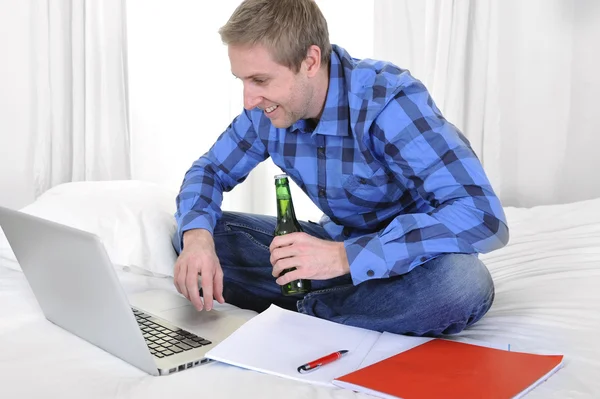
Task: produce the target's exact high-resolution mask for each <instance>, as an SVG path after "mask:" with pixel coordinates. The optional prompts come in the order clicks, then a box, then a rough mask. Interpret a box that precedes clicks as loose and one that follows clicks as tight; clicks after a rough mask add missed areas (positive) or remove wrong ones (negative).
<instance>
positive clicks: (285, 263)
mask: <svg viewBox="0 0 600 399" xmlns="http://www.w3.org/2000/svg"><path fill="white" fill-rule="evenodd" d="M298 266H299V265H298V258H294V257H291V258H284V259H279V260H278V261H277V262H276V263H274V264H273V272H272V275H273V277H279V276H280V275H281V272H282V271H284V270H285V269H291V268H293V267H298Z"/></svg>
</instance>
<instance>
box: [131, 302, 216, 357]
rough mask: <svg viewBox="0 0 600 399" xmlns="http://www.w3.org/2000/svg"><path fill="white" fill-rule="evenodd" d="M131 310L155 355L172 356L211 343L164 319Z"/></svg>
mask: <svg viewBox="0 0 600 399" xmlns="http://www.w3.org/2000/svg"><path fill="white" fill-rule="evenodd" d="M132 310H133V314H134V315H135V319H136V320H137V322H138V325H139V326H140V329H141V330H142V333H143V335H144V339H145V340H146V344H147V345H148V348H150V352H151V353H152V354H153V355H154V356H156V357H161V358H162V357H167V356H172V355H175V354H177V353H181V352H185V351H189V350H192V349H194V348H198V347H200V346H205V345H210V344H212V342H210V341H209V340H207V339H204V338H202V337H199V336H197V335H195V334H192V333H191V332H189V331H186V330H182V329H181V328H179V327H175V326H173V325H170V324H169V323H166V322H165V321H164V320H160V319H157V318H156V317H153V316H150V315H149V314H147V313H144V312H142V311H140V310H137V309H132Z"/></svg>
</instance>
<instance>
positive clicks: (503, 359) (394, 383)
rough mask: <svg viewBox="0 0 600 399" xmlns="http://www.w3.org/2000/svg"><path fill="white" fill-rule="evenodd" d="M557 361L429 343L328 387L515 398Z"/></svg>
mask: <svg viewBox="0 0 600 399" xmlns="http://www.w3.org/2000/svg"><path fill="white" fill-rule="evenodd" d="M562 361H563V356H562V355H537V354H531V353H521V352H511V351H507V350H501V349H495V348H489V347H485V346H479V345H472V344H468V343H463V342H456V341H449V340H443V339H434V340H431V341H428V342H425V343H423V344H421V345H418V346H416V347H414V348H412V349H408V350H407V351H403V352H400V353H398V354H396V355H394V356H391V357H388V358H386V359H384V360H381V361H378V362H376V363H374V364H371V365H369V366H366V367H364V368H361V369H359V370H356V371H354V372H351V373H348V374H345V375H343V376H341V377H338V378H335V379H334V380H333V384H334V385H337V386H339V387H342V388H348V389H352V390H354V391H358V392H365V393H368V394H371V395H374V396H379V397H382V398H402V399H411V398H445V399H453V398H457V399H458V398H460V399H469V398H486V399H505V398H519V397H521V396H523V395H524V394H526V393H527V392H529V391H530V390H532V389H533V388H535V387H536V386H537V385H538V384H540V383H541V382H543V381H544V380H546V379H547V378H548V377H550V376H551V375H552V374H553V373H554V372H556V371H557V370H558V369H559V368H560V367H561V366H562Z"/></svg>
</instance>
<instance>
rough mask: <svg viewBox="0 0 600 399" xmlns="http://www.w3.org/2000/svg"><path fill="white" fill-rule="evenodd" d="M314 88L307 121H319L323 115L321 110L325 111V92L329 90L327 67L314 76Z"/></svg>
mask: <svg viewBox="0 0 600 399" xmlns="http://www.w3.org/2000/svg"><path fill="white" fill-rule="evenodd" d="M314 88H315V90H314V96H313V101H312V104H311V105H312V106H311V109H310V112H309V117H308V118H307V119H316V120H319V119H321V115H322V114H323V109H325V101H326V100H327V91H328V90H329V65H328V66H327V68H321V70H319V73H318V74H317V76H315V82H314Z"/></svg>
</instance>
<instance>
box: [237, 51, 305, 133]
mask: <svg viewBox="0 0 600 399" xmlns="http://www.w3.org/2000/svg"><path fill="white" fill-rule="evenodd" d="M229 61H230V62H231V72H232V73H233V74H234V75H235V76H236V77H238V78H239V79H241V80H242V82H243V84H244V108H246V109H247V110H251V109H253V108H257V107H258V108H260V109H262V110H263V112H264V113H265V115H266V116H267V117H268V118H269V119H270V120H271V123H272V124H273V126H275V127H278V128H287V127H290V126H291V125H292V124H294V123H295V122H297V121H298V120H300V119H306V117H307V116H306V115H307V113H308V109H309V105H310V102H311V100H312V97H313V90H312V87H311V86H310V84H309V80H308V78H307V76H306V72H305V68H304V66H303V67H302V68H300V71H299V72H298V73H294V72H293V71H292V70H290V69H289V68H287V67H285V66H282V65H280V64H278V63H276V62H275V61H274V60H273V58H272V57H271V54H270V53H269V51H268V50H267V49H266V48H265V47H264V46H262V45H254V46H236V45H230V46H229Z"/></svg>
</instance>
